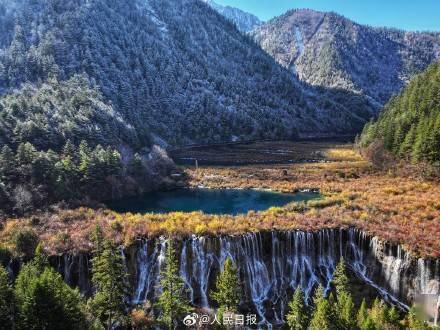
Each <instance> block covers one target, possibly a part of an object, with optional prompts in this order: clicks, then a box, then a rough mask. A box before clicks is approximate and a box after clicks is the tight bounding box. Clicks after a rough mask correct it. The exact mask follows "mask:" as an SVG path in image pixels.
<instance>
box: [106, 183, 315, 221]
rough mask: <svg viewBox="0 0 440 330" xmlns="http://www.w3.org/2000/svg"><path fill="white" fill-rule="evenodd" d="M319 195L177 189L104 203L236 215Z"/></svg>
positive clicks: (140, 210)
mask: <svg viewBox="0 0 440 330" xmlns="http://www.w3.org/2000/svg"><path fill="white" fill-rule="evenodd" d="M318 197H320V195H319V194H317V193H312V192H298V193H294V194H282V193H276V192H270V191H261V190H242V189H179V190H172V191H166V192H156V193H150V194H146V195H143V196H140V197H133V198H125V199H121V200H118V201H113V202H110V203H108V204H107V206H108V207H109V208H110V209H112V210H115V211H117V212H132V213H151V212H154V213H168V212H176V211H183V212H192V211H203V212H204V213H207V214H232V215H236V214H242V213H247V212H248V211H250V210H254V211H262V210H267V209H268V208H270V207H272V206H284V205H286V204H288V203H290V202H293V201H295V202H300V201H307V200H310V199H315V198H318Z"/></svg>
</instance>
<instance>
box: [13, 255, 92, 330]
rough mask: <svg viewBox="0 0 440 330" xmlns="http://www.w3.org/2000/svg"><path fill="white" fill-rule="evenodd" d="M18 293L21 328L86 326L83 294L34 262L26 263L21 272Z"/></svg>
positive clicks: (57, 275) (75, 327) (59, 276)
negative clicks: (42, 269)
mask: <svg viewBox="0 0 440 330" xmlns="http://www.w3.org/2000/svg"><path fill="white" fill-rule="evenodd" d="M15 296H16V298H17V307H18V316H19V317H18V324H19V328H22V329H35V330H37V329H38V330H39V329H61V328H62V329H72V330H74V329H84V328H85V316H84V313H83V310H84V307H83V302H82V299H81V295H80V293H79V291H78V290H74V289H72V288H70V287H69V286H68V285H67V284H66V283H65V282H64V281H63V279H62V277H61V275H60V274H58V273H57V272H55V271H54V270H53V269H51V268H48V267H46V268H45V269H44V271H43V272H40V271H39V270H38V267H37V266H36V265H35V264H32V263H28V264H26V265H25V266H23V268H22V270H21V271H20V274H19V275H18V278H17V281H16V286H15Z"/></svg>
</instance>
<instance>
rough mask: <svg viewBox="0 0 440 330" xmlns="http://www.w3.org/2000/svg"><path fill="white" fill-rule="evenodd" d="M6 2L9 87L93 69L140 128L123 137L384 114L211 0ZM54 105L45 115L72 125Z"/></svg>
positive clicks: (3, 76)
mask: <svg viewBox="0 0 440 330" xmlns="http://www.w3.org/2000/svg"><path fill="white" fill-rule="evenodd" d="M0 4H1V6H0V26H1V27H2V29H3V31H2V32H3V33H2V34H1V36H0V45H1V50H0V86H1V90H0V93H1V94H10V93H17V91H18V93H20V92H19V91H20V89H22V88H23V85H24V84H28V85H29V84H30V85H35V86H36V88H39V86H40V85H41V84H42V83H44V82H45V81H48V80H52V81H59V82H62V81H67V80H69V79H70V78H71V77H73V76H75V75H78V74H79V75H82V76H83V77H85V80H86V81H87V84H88V88H90V89H96V90H97V91H98V93H99V94H102V102H103V103H105V104H106V105H107V106H111V107H112V109H113V110H114V111H115V113H116V114H117V115H118V116H119V117H120V119H121V122H123V123H124V126H128V127H130V131H131V133H130V136H131V138H130V141H127V139H125V138H124V137H122V136H121V137H120V140H121V143H125V144H128V145H129V146H130V147H132V148H137V149H139V148H142V147H144V146H147V147H148V146H150V145H151V143H160V144H162V145H165V144H172V145H182V144H188V143H200V142H202V143H205V142H213V141H230V140H233V139H242V140H245V139H261V138H266V139H280V138H292V137H295V136H297V135H298V134H299V135H338V134H353V133H355V132H358V131H359V130H360V129H361V128H362V126H363V125H364V123H365V122H366V121H368V119H369V118H370V117H371V116H372V110H371V107H370V106H369V105H366V103H365V102H364V100H363V99H362V98H361V97H359V96H357V95H353V94H352V93H347V92H346V91H343V90H332V89H325V88H312V87H309V86H307V85H306V84H303V83H300V82H299V81H298V80H297V79H296V78H295V77H294V76H293V75H291V74H290V72H288V71H287V70H285V69H284V68H282V67H280V66H279V65H278V64H277V63H275V62H274V61H273V59H272V58H271V57H270V56H269V55H267V54H266V53H265V52H264V51H262V50H261V48H260V47H259V46H258V45H256V44H255V43H254V41H253V40H252V39H251V38H249V37H248V36H246V35H244V34H242V33H240V32H239V31H238V30H237V29H236V27H235V25H234V24H233V23H231V22H230V21H229V20H227V19H226V18H224V17H223V16H221V15H219V14H218V13H217V12H216V11H214V10H212V9H211V8H210V7H209V6H208V5H206V4H205V3H203V2H201V1H199V0H170V1H165V0H149V1H145V0H128V1H116V0H92V1H90V0H76V1H74V2H66V3H64V2H60V1H57V0H49V1H43V0H16V1H5V0H3V1H2V2H0ZM16 106H20V104H18V105H16ZM48 109H51V110H50V111H45V112H43V114H41V116H46V117H47V118H46V119H44V120H43V119H41V120H40V121H37V123H38V122H41V123H47V124H45V125H49V126H50V125H51V121H52V120H53V116H54V114H55V115H56V116H57V120H66V121H67V122H64V123H63V125H64V126H66V125H69V121H68V120H69V119H68V117H63V116H60V109H57V108H54V106H53V105H52V106H51V105H48ZM46 110H47V109H46ZM26 111H27V110H26ZM26 111H24V112H26ZM22 112H23V111H22ZM15 113H16V112H15V111H10V114H12V115H13V114H15ZM1 118H2V117H0V122H1V120H2V119H1ZM21 120H23V118H22V117H20V118H17V120H16V121H21ZM19 124H20V123H19ZM63 125H59V126H63ZM0 127H1V129H2V130H4V131H3V133H2V134H0V136H4V137H9V139H10V141H11V143H13V144H14V145H17V144H18V143H21V142H31V143H34V135H32V134H30V133H29V132H28V131H26V129H27V128H26V126H24V128H23V130H24V132H23V133H22V134H21V135H20V136H16V133H15V131H14V130H13V129H12V126H11V125H8V124H4V125H1V124H0ZM40 131H45V129H44V127H43V128H42V129H40ZM75 132H76V131H75ZM81 139H82V137H76V138H75V140H81ZM102 140H103V141H104V142H105V137H104V138H103V139H102ZM46 141H47V142H49V143H48V145H46V148H47V147H54V146H51V145H50V141H51V139H50V138H48V139H46ZM113 141H114V139H113ZM107 142H108V143H109V144H111V145H114V144H113V143H111V142H110V140H108V141H107Z"/></svg>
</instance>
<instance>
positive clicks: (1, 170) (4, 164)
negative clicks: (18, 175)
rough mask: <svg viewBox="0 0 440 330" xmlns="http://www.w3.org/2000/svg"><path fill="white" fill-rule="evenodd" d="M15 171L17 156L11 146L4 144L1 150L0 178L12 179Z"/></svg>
mask: <svg viewBox="0 0 440 330" xmlns="http://www.w3.org/2000/svg"><path fill="white" fill-rule="evenodd" d="M14 172H15V157H14V153H13V152H12V150H11V148H9V146H7V145H5V146H3V148H2V150H1V152H0V180H1V179H2V178H3V179H5V180H11V179H12V175H13V173H14Z"/></svg>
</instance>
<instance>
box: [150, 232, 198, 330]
mask: <svg viewBox="0 0 440 330" xmlns="http://www.w3.org/2000/svg"><path fill="white" fill-rule="evenodd" d="M160 284H161V287H162V293H161V295H160V297H159V300H158V302H157V307H158V308H159V310H160V312H161V314H160V317H159V321H160V322H162V323H163V324H164V325H165V326H166V327H167V328H168V329H173V327H174V325H175V324H176V323H178V322H180V321H181V320H180V318H181V317H182V316H184V315H185V314H186V313H188V312H190V311H191V306H190V305H189V302H188V300H187V298H186V294H185V290H184V282H183V280H182V278H181V277H180V275H179V267H178V264H177V259H176V256H175V252H174V247H173V243H172V240H171V239H169V240H168V244H167V247H166V255H165V267H164V269H163V270H162V271H161V274H160Z"/></svg>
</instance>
